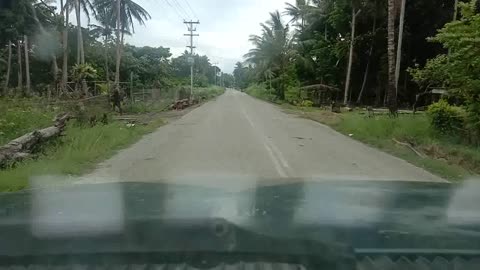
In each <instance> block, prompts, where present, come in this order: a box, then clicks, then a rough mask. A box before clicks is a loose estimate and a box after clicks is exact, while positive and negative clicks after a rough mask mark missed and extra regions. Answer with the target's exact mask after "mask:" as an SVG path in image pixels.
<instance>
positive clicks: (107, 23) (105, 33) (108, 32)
mask: <svg viewBox="0 0 480 270" xmlns="http://www.w3.org/2000/svg"><path fill="white" fill-rule="evenodd" d="M95 19H96V20H97V21H98V22H99V23H100V25H96V24H90V25H89V27H90V33H91V34H92V35H93V36H95V37H100V36H101V37H103V45H104V47H105V79H106V81H109V80H110V72H109V68H108V47H109V42H110V40H111V38H112V34H113V30H114V29H115V21H114V20H113V19H112V17H110V16H109V13H108V10H107V9H98V8H97V14H96V16H95Z"/></svg>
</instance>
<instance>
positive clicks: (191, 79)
mask: <svg viewBox="0 0 480 270" xmlns="http://www.w3.org/2000/svg"><path fill="white" fill-rule="evenodd" d="M183 23H184V24H186V25H187V29H188V31H189V32H190V33H189V34H184V36H188V37H190V46H187V48H190V59H189V62H190V98H193V65H194V64H195V60H194V58H193V49H195V48H196V47H195V46H193V37H198V36H200V35H199V34H194V33H193V32H195V31H197V28H194V27H193V25H194V24H200V21H196V22H194V21H184V22H183Z"/></svg>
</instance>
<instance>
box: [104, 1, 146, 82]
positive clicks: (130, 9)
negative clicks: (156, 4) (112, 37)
mask: <svg viewBox="0 0 480 270" xmlns="http://www.w3.org/2000/svg"><path fill="white" fill-rule="evenodd" d="M95 6H96V8H97V10H106V11H107V14H109V16H110V17H111V18H112V20H113V21H115V22H116V23H117V27H116V28H117V29H116V39H117V53H116V66H115V86H116V88H117V89H118V87H119V82H120V63H121V58H122V46H123V41H124V36H125V33H128V32H132V33H135V28H134V23H135V21H136V22H138V23H139V24H140V25H144V24H145V21H146V20H148V19H150V18H151V16H150V14H149V13H148V11H146V10H145V9H144V8H143V7H141V6H140V5H138V4H137V3H135V2H134V1H133V0H96V2H95Z"/></svg>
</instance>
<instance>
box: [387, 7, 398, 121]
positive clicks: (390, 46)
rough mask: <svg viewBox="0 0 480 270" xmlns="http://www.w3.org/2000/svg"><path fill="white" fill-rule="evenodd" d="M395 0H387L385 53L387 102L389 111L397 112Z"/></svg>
mask: <svg viewBox="0 0 480 270" xmlns="http://www.w3.org/2000/svg"><path fill="white" fill-rule="evenodd" d="M395 15H396V14H395V0H388V25H387V32H388V35H387V55H388V89H387V104H388V108H389V109H390V112H391V113H392V114H395V113H396V112H397V90H396V89H395Z"/></svg>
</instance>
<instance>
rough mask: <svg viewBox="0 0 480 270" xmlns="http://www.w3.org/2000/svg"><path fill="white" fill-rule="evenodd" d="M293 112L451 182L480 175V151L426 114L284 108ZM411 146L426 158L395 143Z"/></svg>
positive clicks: (288, 106)
mask: <svg viewBox="0 0 480 270" xmlns="http://www.w3.org/2000/svg"><path fill="white" fill-rule="evenodd" d="M282 107H283V108H284V109H285V110H286V111H287V112H290V113H294V114H296V115H299V116H301V117H304V118H308V119H311V120H314V121H317V122H320V123H323V124H325V125H328V126H330V127H332V128H334V129H335V130H337V131H339V132H340V133H343V134H345V135H349V136H350V135H351V137H352V138H353V139H356V140H359V141H361V142H363V143H366V144H368V145H371V146H374V147H376V148H379V149H381V150H383V151H385V152H387V153H389V154H392V155H394V156H397V157H399V158H401V159H404V160H406V161H408V162H410V163H412V164H414V165H416V166H418V167H421V168H424V169H425V170H427V171H430V172H431V173H433V174H436V175H438V176H440V177H442V178H444V179H447V180H450V181H459V180H464V179H466V178H468V177H471V176H473V175H478V174H480V149H479V148H475V147H472V146H467V145H463V144H461V143H459V141H460V140H458V139H456V138H453V137H446V136H442V135H439V134H438V133H437V132H435V130H434V129H433V128H432V127H431V125H430V121H429V119H428V117H427V116H426V115H424V114H417V115H400V116H399V117H398V118H396V119H393V118H390V117H388V116H386V115H377V116H375V117H373V118H369V117H366V116H365V115H364V114H361V113H360V112H349V113H342V114H335V113H331V112H330V111H327V110H322V109H317V108H299V107H295V106H291V105H282ZM394 139H395V140H397V141H400V142H405V143H408V144H410V145H411V146H412V147H414V148H415V149H416V150H418V151H420V152H421V153H424V154H425V155H426V157H425V158H422V157H420V156H418V155H417V154H415V153H414V152H413V151H412V150H411V149H409V148H408V147H405V146H403V145H399V144H397V143H396V142H394Z"/></svg>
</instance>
